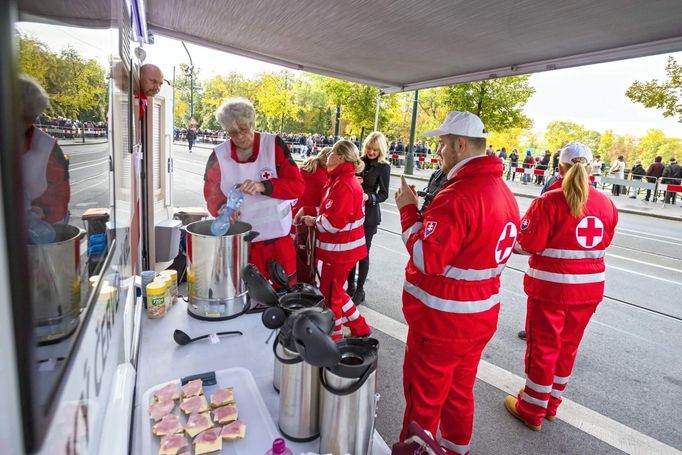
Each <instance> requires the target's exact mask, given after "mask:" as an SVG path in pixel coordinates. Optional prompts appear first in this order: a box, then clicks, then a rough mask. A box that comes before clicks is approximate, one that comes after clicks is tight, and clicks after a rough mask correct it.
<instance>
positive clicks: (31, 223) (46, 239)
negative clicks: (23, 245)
mask: <svg viewBox="0 0 682 455" xmlns="http://www.w3.org/2000/svg"><path fill="white" fill-rule="evenodd" d="M56 238H57V232H56V231H55V230H54V227H52V225H51V224H50V223H47V222H45V221H43V220H41V219H40V218H38V215H36V213H35V212H34V211H32V210H29V211H28V240H29V242H31V243H32V244H33V245H44V244H46V243H52V242H54V241H55V239H56Z"/></svg>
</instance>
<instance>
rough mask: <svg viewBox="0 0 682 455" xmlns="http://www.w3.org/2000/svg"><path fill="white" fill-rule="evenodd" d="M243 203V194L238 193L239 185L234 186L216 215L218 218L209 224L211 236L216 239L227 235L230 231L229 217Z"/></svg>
mask: <svg viewBox="0 0 682 455" xmlns="http://www.w3.org/2000/svg"><path fill="white" fill-rule="evenodd" d="M242 202H244V193H242V192H241V191H239V185H235V186H234V187H233V188H232V189H231V190H230V192H229V194H228V195H227V203H226V204H225V206H224V207H223V208H222V209H221V211H220V213H219V214H218V218H216V219H215V220H213V223H211V234H213V235H214V236H216V237H220V236H222V235H225V234H227V231H229V230H230V217H231V216H232V214H233V213H234V212H236V211H237V210H239V207H241V205H242Z"/></svg>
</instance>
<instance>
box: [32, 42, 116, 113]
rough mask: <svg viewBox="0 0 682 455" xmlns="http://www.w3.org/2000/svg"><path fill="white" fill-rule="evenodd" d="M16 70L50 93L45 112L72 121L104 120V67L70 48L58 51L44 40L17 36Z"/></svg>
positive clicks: (105, 89) (105, 98)
mask: <svg viewBox="0 0 682 455" xmlns="http://www.w3.org/2000/svg"><path fill="white" fill-rule="evenodd" d="M19 69H20V71H21V72H22V73H25V74H28V75H29V76H32V77H33V78H35V79H36V80H37V81H38V83H39V84H40V85H42V86H43V88H44V89H45V91H46V92H47V93H48V95H49V96H50V105H49V106H48V108H47V109H46V111H45V114H46V115H48V116H50V117H58V116H62V117H67V118H70V119H72V120H75V119H80V120H83V121H87V120H91V121H104V120H105V119H106V111H107V100H108V91H107V84H106V79H105V70H104V68H103V67H102V66H101V65H100V64H99V63H97V61H96V60H92V59H91V60H85V59H83V58H82V57H81V56H80V54H78V52H76V51H75V50H73V49H72V48H67V49H63V50H62V51H61V52H60V53H59V54H57V53H54V52H52V51H50V50H49V49H48V47H47V45H46V44H45V43H43V42H42V41H40V40H38V39H35V38H31V37H28V36H25V35H19Z"/></svg>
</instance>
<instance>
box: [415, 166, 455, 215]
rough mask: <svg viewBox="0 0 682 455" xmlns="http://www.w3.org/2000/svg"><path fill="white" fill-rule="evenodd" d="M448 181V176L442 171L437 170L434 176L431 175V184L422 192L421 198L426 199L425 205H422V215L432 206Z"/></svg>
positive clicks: (420, 193)
mask: <svg viewBox="0 0 682 455" xmlns="http://www.w3.org/2000/svg"><path fill="white" fill-rule="evenodd" d="M447 181H448V174H447V173H445V172H443V171H441V170H440V169H436V170H435V171H434V172H433V174H431V177H429V184H428V186H427V187H426V190H425V191H420V192H419V193H417V194H419V196H421V197H423V198H424V204H423V205H422V208H421V209H419V211H420V212H421V213H424V212H425V211H426V208H427V207H428V206H429V204H431V201H432V200H433V198H434V197H436V194H438V192H439V191H440V190H441V188H443V185H445V182H447Z"/></svg>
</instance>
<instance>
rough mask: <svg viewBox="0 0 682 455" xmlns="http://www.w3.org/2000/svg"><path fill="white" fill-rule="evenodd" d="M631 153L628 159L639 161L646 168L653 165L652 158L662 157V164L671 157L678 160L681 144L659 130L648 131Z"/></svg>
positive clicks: (680, 154)
mask: <svg viewBox="0 0 682 455" xmlns="http://www.w3.org/2000/svg"><path fill="white" fill-rule="evenodd" d="M633 152H634V153H632V155H631V156H630V159H631V160H634V159H640V160H642V164H644V165H645V166H646V165H647V164H649V163H653V162H654V158H655V157H657V156H659V155H660V156H662V157H663V161H664V162H665V161H667V160H668V158H670V157H673V156H674V157H676V158H679V157H680V156H682V143H680V140H679V139H676V138H670V137H666V136H665V133H663V131H661V130H657V129H650V130H648V131H647V132H646V135H644V136H643V137H642V138H641V139H640V140H639V144H637V147H636V149H635V150H633Z"/></svg>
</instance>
